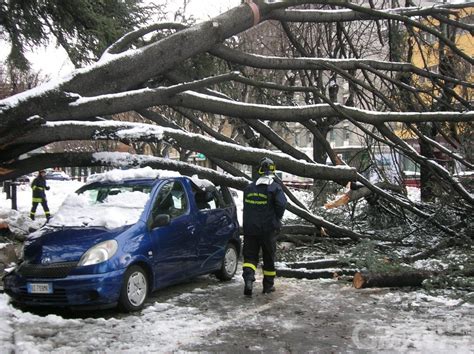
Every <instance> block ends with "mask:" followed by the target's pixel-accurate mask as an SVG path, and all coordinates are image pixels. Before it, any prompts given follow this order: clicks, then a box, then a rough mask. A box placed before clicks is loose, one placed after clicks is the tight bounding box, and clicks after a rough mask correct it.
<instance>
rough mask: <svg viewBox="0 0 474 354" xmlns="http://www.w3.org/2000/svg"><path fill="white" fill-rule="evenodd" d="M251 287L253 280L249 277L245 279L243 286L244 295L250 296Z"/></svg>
mask: <svg viewBox="0 0 474 354" xmlns="http://www.w3.org/2000/svg"><path fill="white" fill-rule="evenodd" d="M252 288H253V281H252V280H251V279H246V280H245V286H244V295H245V296H252Z"/></svg>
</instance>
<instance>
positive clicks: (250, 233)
mask: <svg viewBox="0 0 474 354" xmlns="http://www.w3.org/2000/svg"><path fill="white" fill-rule="evenodd" d="M275 170H276V166H275V163H274V162H273V161H272V160H271V159H269V158H268V157H265V158H263V159H262V160H261V161H260V165H259V168H258V174H259V178H258V179H257V180H256V181H254V182H252V183H251V184H250V185H249V186H247V187H246V188H245V190H244V215H243V231H244V249H243V255H244V264H243V273H242V276H243V278H244V282H245V287H244V294H245V295H247V296H251V295H252V287H253V282H254V281H255V272H256V270H257V265H258V261H259V253H260V249H261V250H262V254H263V293H264V294H267V293H271V292H273V291H275V287H274V279H275V275H276V271H275V252H276V237H277V234H278V232H279V230H280V229H281V219H282V217H283V213H284V212H285V207H286V203H287V201H286V197H285V194H284V192H283V190H282V188H281V186H280V185H279V184H278V183H277V182H276V181H274V177H275Z"/></svg>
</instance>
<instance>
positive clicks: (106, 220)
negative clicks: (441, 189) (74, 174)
mask: <svg viewBox="0 0 474 354" xmlns="http://www.w3.org/2000/svg"><path fill="white" fill-rule="evenodd" d="M151 188H152V186H151V185H144V184H135V185H134V184H110V185H102V184H91V185H87V186H84V187H83V188H81V189H79V190H78V192H77V194H72V195H69V196H68V197H67V198H66V199H65V201H64V202H63V204H62V205H61V207H60V208H59V210H58V211H57V213H56V214H55V215H54V216H53V218H52V219H51V221H50V222H49V225H50V226H69V227H78V226H90V227H92V226H95V227H105V228H107V229H113V228H117V227H120V226H124V225H132V224H134V223H136V222H137V221H138V219H139V218H140V215H141V214H142V212H143V209H144V207H145V204H146V202H147V200H148V198H149V194H150V191H151Z"/></svg>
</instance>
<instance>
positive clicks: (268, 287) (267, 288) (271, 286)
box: [262, 285, 275, 294]
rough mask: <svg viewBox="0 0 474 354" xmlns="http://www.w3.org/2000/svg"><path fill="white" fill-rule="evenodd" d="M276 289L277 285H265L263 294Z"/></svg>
mask: <svg viewBox="0 0 474 354" xmlns="http://www.w3.org/2000/svg"><path fill="white" fill-rule="evenodd" d="M274 291H275V287H274V286H273V285H267V286H265V285H263V291H262V294H270V293H272V292H274Z"/></svg>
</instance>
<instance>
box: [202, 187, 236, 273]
mask: <svg viewBox="0 0 474 354" xmlns="http://www.w3.org/2000/svg"><path fill="white" fill-rule="evenodd" d="M228 207H229V206H228V205H226V203H225V201H224V199H223V198H222V195H221V192H220V190H219V189H216V190H215V191H214V197H213V199H212V200H209V201H207V206H206V208H203V209H201V210H200V211H199V213H198V215H199V220H200V224H201V225H202V230H203V232H202V233H201V236H200V238H199V243H198V257H199V262H200V268H199V269H200V270H201V272H204V271H205V270H209V269H211V270H212V269H215V268H218V267H219V266H220V265H221V262H222V257H223V256H224V250H225V247H226V246H227V243H228V242H229V239H230V238H231V236H232V235H233V233H234V232H235V229H236V228H237V227H238V225H236V224H235V223H234V222H233V218H232V212H231V210H230V209H229V208H228Z"/></svg>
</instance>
